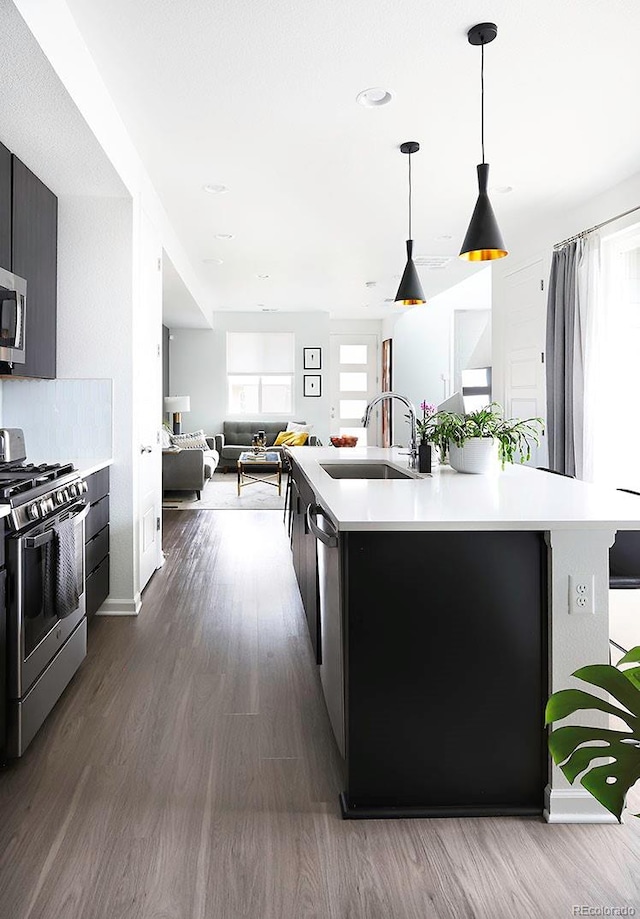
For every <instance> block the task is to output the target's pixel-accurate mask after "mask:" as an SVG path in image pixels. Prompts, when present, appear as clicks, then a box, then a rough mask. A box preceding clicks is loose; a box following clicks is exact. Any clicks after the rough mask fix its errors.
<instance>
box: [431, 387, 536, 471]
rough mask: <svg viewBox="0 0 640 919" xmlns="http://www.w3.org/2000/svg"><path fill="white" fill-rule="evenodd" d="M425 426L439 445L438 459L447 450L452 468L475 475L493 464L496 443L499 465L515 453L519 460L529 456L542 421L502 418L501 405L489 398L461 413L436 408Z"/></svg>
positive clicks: (512, 458)
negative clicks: (439, 410)
mask: <svg viewBox="0 0 640 919" xmlns="http://www.w3.org/2000/svg"><path fill="white" fill-rule="evenodd" d="M426 428H428V430H426ZM426 428H425V436H426V437H427V439H428V440H430V441H431V442H432V443H435V444H436V445H437V446H438V447H439V449H440V457H441V460H443V459H444V454H445V451H446V450H448V454H449V463H450V464H451V466H452V467H453V468H454V469H455V470H457V471H458V472H466V473H471V474H476V475H477V474H481V473H486V472H489V471H490V470H491V468H492V467H493V465H494V457H495V447H496V444H497V448H498V451H497V452H498V457H499V459H500V463H501V465H502V468H503V469H504V466H505V463H513V462H514V460H515V458H516V456H518V457H519V460H520V462H521V463H524V462H527V460H529V459H531V449H532V447H533V446H534V445H538V444H539V443H540V435H541V433H542V431H543V429H544V423H543V421H542V419H541V418H525V419H521V418H504V415H503V409H502V406H501V405H500V404H499V403H498V402H491V403H489V405H485V406H484V408H480V409H478V410H477V411H475V412H469V413H468V414H465V415H460V414H458V413H456V412H436V413H435V414H432V415H430V416H429V417H428V419H426ZM421 436H422V435H421Z"/></svg>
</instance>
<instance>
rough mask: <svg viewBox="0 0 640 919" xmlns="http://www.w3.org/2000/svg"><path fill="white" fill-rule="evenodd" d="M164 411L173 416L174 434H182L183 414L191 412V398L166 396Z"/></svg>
mask: <svg viewBox="0 0 640 919" xmlns="http://www.w3.org/2000/svg"><path fill="white" fill-rule="evenodd" d="M164 410H165V412H170V413H171V414H172V415H173V433H174V434H182V412H190V411H191V398H190V396H165V397H164Z"/></svg>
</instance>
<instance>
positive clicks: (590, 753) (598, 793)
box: [545, 646, 640, 822]
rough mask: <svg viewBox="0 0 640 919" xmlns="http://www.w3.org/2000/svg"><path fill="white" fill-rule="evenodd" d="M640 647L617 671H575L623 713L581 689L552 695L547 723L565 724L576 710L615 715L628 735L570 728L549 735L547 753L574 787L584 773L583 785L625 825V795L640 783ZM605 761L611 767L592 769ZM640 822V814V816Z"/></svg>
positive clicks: (599, 667) (607, 668)
mask: <svg viewBox="0 0 640 919" xmlns="http://www.w3.org/2000/svg"><path fill="white" fill-rule="evenodd" d="M639 662H640V646H639V647H637V648H632V649H631V650H630V651H628V652H627V653H626V654H625V655H624V657H622V658H621V659H620V660H619V661H618V664H617V666H615V667H614V666H613V665H611V664H593V665H591V666H588V667H581V668H580V669H579V670H576V671H575V673H574V674H573V676H575V677H578V679H580V680H584V681H585V682H586V683H591V685H592V686H597V687H599V688H600V689H604V690H605V691H606V692H608V693H609V694H610V695H611V696H613V697H614V698H615V699H616V700H617V701H618V702H620V703H621V705H622V706H624V707H623V708H618V707H617V706H616V705H612V704H611V703H610V702H607V701H606V700H605V699H601V698H600V697H598V696H594V695H592V694H591V693H589V692H583V691H582V690H580V689H562V690H560V691H559V692H554V693H553V695H552V696H551V698H550V699H549V701H548V703H547V707H546V711H545V724H552V723H553V722H555V721H561V720H562V719H563V718H567V717H568V716H569V715H573V714H574V713H575V712H577V711H583V710H587V711H600V712H606V713H607V714H609V715H615V716H616V717H618V718H620V719H621V720H622V721H624V722H625V724H627V725H628V727H629V731H615V730H610V729H608V728H597V727H584V726H582V725H566V726H564V727H559V728H556V729H555V730H554V731H552V732H551V734H550V735H549V751H550V752H551V756H552V757H553V761H554V763H555V764H556V765H557V766H559V767H560V768H561V769H562V771H563V772H564V774H565V776H566V777H567V779H568V780H569V782H571V783H572V784H573V782H575V780H576V779H577V777H578V776H579V775H580V774H581V773H584V774H583V776H582V778H581V779H580V784H581V785H582V786H583V787H584V788H586V789H587V791H589V792H590V793H591V794H592V795H593V797H594V798H596V800H598V801H599V802H600V804H602V806H603V807H606V809H607V810H608V811H609V812H610V813H611V814H613V815H614V816H615V817H616V818H617V819H618V821H619V822H621V820H622V811H623V810H624V807H625V803H626V798H627V792H628V791H629V789H630V788H632V786H633V785H635V783H636V782H637V781H638V779H640V665H639ZM603 757H607V758H608V759H612V760H613V761H612V762H609V763H606V764H604V765H592V762H593V760H597V759H601V758H603ZM635 816H636V817H640V814H636V815H635Z"/></svg>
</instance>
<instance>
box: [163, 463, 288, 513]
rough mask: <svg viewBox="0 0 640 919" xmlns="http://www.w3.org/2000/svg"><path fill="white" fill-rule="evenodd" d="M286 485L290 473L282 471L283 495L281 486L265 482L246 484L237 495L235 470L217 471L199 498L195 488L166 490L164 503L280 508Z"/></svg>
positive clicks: (193, 507)
mask: <svg viewBox="0 0 640 919" xmlns="http://www.w3.org/2000/svg"><path fill="white" fill-rule="evenodd" d="M286 488H287V475H286V473H283V474H282V495H280V496H278V489H277V488H274V486H273V485H268V484H267V483H266V482H257V483H251V484H250V485H245V486H244V487H243V488H242V489H241V491H240V497H238V480H237V476H236V473H235V472H228V473H226V474H225V473H223V472H215V473H214V475H213V478H212V479H211V480H210V481H209V482H207V484H206V485H205V486H204V489H203V491H202V497H201V499H200V500H199V501H197V500H196V496H195V492H187V491H176V492H170V491H168V492H165V493H164V497H163V499H162V506H163V508H166V509H167V510H179V511H221V510H232V509H233V510H244V511H260V510H266V511H270V510H273V511H278V510H280V511H281V510H282V509H283V508H284V496H285V492H286Z"/></svg>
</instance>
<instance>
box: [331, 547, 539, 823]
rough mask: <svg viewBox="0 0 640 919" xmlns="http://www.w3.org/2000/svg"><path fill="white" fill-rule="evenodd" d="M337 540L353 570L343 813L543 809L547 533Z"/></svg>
mask: <svg viewBox="0 0 640 919" xmlns="http://www.w3.org/2000/svg"><path fill="white" fill-rule="evenodd" d="M332 551H336V552H339V553H340V559H341V562H340V570H341V571H342V584H341V604H342V623H343V641H344V701H345V736H346V756H345V761H344V768H345V793H344V794H343V796H342V807H343V815H344V816H345V817H349V818H362V817H385V816H391V817H398V816H439V815H440V816H463V815H469V816H472V815H476V816H482V815H499V814H504V815H509V814H540V813H541V812H542V808H543V792H544V787H545V784H546V781H547V780H546V770H547V761H548V756H547V752H546V734H545V729H544V705H545V694H546V692H547V641H546V547H545V543H544V538H543V534H541V533H532V532H505V533H501V532H477V533H476V532H424V531H422V532H415V531H414V532H382V531H377V532H368V531H358V532H348V533H343V534H341V535H340V546H339V549H336V550H332ZM323 615H324V612H323Z"/></svg>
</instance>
